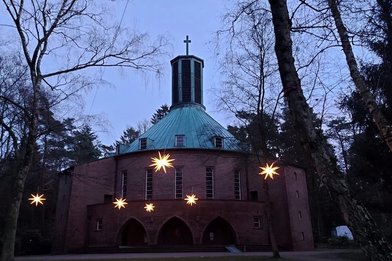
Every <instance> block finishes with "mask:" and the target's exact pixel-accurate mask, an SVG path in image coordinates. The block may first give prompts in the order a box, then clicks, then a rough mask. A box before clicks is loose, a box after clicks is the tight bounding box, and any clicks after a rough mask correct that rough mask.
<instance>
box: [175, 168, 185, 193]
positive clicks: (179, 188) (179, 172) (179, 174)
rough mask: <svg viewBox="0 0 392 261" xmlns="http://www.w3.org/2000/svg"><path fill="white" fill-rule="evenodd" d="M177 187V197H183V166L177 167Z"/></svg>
mask: <svg viewBox="0 0 392 261" xmlns="http://www.w3.org/2000/svg"><path fill="white" fill-rule="evenodd" d="M174 185H175V189H176V195H175V198H180V199H182V197H183V195H182V169H181V168H176V170H175V184H174Z"/></svg>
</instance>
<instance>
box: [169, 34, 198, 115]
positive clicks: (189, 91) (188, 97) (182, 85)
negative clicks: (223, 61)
mask: <svg viewBox="0 0 392 261" xmlns="http://www.w3.org/2000/svg"><path fill="white" fill-rule="evenodd" d="M190 42H191V40H189V37H188V36H186V39H185V40H184V43H185V44H186V55H179V56H177V57H176V58H174V59H173V60H171V61H170V63H171V66H172V108H174V107H177V106H181V105H184V104H199V105H201V106H202V107H203V108H204V106H203V67H204V61H203V60H202V59H200V58H199V57H196V56H193V55H189V43H190Z"/></svg>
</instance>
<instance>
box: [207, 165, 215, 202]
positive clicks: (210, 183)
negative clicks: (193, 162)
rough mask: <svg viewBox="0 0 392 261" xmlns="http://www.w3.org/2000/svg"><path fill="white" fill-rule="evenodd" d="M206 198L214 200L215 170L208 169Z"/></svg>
mask: <svg viewBox="0 0 392 261" xmlns="http://www.w3.org/2000/svg"><path fill="white" fill-rule="evenodd" d="M206 198H207V199H213V198H214V168H213V167H207V168H206Z"/></svg>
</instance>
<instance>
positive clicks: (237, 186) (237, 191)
mask: <svg viewBox="0 0 392 261" xmlns="http://www.w3.org/2000/svg"><path fill="white" fill-rule="evenodd" d="M234 198H235V199H241V172H240V171H239V170H236V171H234Z"/></svg>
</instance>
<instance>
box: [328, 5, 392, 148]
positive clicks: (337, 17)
mask: <svg viewBox="0 0 392 261" xmlns="http://www.w3.org/2000/svg"><path fill="white" fill-rule="evenodd" d="M328 6H329V8H330V10H331V13H332V17H333V19H334V21H335V25H336V29H337V31H338V33H339V39H340V42H341V45H342V48H343V52H344V54H345V57H346V62H347V65H348V68H349V70H350V75H351V78H352V80H353V82H354V84H355V87H356V89H357V91H358V93H359V94H360V96H361V98H362V100H363V103H364V104H365V106H366V108H367V109H368V111H369V114H370V115H371V117H372V119H373V121H374V123H375V124H376V126H377V128H378V130H379V131H380V134H381V138H382V139H383V140H384V142H385V143H386V144H387V146H388V147H389V150H390V151H392V125H391V124H390V123H389V122H388V121H387V120H386V118H385V117H384V115H383V114H382V112H381V110H380V109H379V108H378V105H377V102H376V100H375V98H374V96H373V95H372V93H371V91H370V89H369V87H368V86H367V84H366V82H365V79H364V77H363V75H361V73H360V71H359V69H358V65H357V61H356V59H355V56H354V52H353V50H352V47H351V44H350V40H349V36H348V33H347V29H346V27H345V26H344V23H343V20H342V17H341V14H340V11H339V8H338V3H337V2H336V0H328Z"/></svg>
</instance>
